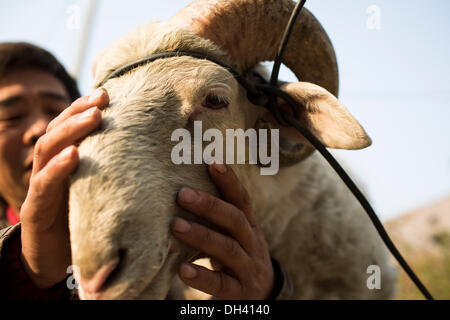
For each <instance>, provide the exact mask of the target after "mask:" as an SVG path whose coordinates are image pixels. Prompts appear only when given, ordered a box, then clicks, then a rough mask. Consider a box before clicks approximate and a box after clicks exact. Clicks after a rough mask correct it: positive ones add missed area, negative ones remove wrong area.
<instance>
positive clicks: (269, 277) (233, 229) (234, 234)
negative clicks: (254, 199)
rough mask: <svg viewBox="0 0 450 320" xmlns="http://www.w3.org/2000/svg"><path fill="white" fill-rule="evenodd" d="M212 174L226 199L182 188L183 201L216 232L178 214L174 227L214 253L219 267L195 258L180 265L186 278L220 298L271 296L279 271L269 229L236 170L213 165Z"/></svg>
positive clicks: (182, 237) (191, 242)
mask: <svg viewBox="0 0 450 320" xmlns="http://www.w3.org/2000/svg"><path fill="white" fill-rule="evenodd" d="M209 173H210V175H211V178H212V180H213V181H214V183H215V184H216V186H217V187H218V188H219V190H220V192H221V194H222V196H223V198H224V200H225V201H223V200H220V199H218V198H216V197H213V196H212V195H210V194H208V193H206V192H203V191H200V190H192V189H189V188H183V189H181V190H180V192H179V193H178V203H179V205H180V206H182V207H183V208H185V209H186V210H189V211H190V212H192V213H194V214H197V215H199V216H201V217H203V218H205V219H206V220H208V221H210V222H212V223H214V224H215V225H216V226H218V227H219V228H220V230H221V231H222V232H220V233H219V232H216V231H213V230H211V229H209V228H206V227H204V226H201V225H199V224H197V223H193V222H188V221H186V220H184V219H181V218H176V219H175V221H174V223H173V226H172V229H173V233H174V235H175V236H176V237H177V238H178V239H180V240H181V241H183V242H185V243H187V244H189V245H191V246H192V247H194V248H196V249H198V250H200V251H202V252H203V253H205V254H206V255H208V256H210V257H212V261H213V266H214V268H215V271H211V270H208V269H206V268H204V267H200V266H197V265H194V264H190V263H189V264H188V263H184V264H182V265H181V266H180V269H179V275H180V278H181V280H183V282H184V283H185V284H187V285H188V286H191V287H193V288H195V289H198V290H201V291H203V292H206V293H208V294H211V295H213V296H215V297H216V298H218V299H255V300H260V299H267V298H270V297H271V295H272V291H273V288H274V271H273V266H272V262H271V259H270V254H269V249H268V246H267V243H266V241H265V239H264V235H263V233H262V231H261V229H260V228H259V226H258V225H257V223H256V221H255V218H254V216H253V213H252V210H251V207H250V201H249V197H248V193H247V191H246V190H245V188H244V187H243V186H242V184H241V183H240V182H239V180H238V179H237V177H236V175H235V174H234V172H233V170H232V169H231V168H230V167H227V166H225V165H219V164H213V165H211V166H209Z"/></svg>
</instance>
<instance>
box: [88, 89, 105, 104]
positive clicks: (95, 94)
mask: <svg viewBox="0 0 450 320" xmlns="http://www.w3.org/2000/svg"><path fill="white" fill-rule="evenodd" d="M102 94H103V89H102V88H98V89H96V90H95V91H94V92H92V93H91V95H90V96H89V101H90V102H92V101H94V100H95V99H97V98H100V97H101V96H102Z"/></svg>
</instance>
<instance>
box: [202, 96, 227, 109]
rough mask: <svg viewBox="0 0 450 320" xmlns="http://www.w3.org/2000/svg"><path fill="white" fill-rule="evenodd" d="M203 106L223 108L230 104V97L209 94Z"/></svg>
mask: <svg viewBox="0 0 450 320" xmlns="http://www.w3.org/2000/svg"><path fill="white" fill-rule="evenodd" d="M202 105H203V107H205V108H210V109H221V108H226V107H228V105H229V102H228V99H227V98H226V97H223V96H219V95H217V94H212V93H210V94H208V96H207V97H206V98H205V100H204V101H203V104H202Z"/></svg>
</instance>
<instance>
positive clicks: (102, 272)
mask: <svg viewBox="0 0 450 320" xmlns="http://www.w3.org/2000/svg"><path fill="white" fill-rule="evenodd" d="M119 262H120V258H119V257H117V258H115V259H113V260H111V261H110V262H108V263H107V264H105V265H103V266H102V267H101V268H100V269H98V271H97V272H96V273H95V274H94V276H93V277H92V278H91V279H89V280H85V279H82V278H80V277H79V275H78V276H77V278H78V282H79V284H80V285H81V288H82V289H83V292H84V294H83V296H82V297H81V298H83V299H87V300H98V299H102V296H101V293H102V290H103V289H104V284H105V283H106V280H107V279H108V277H109V276H110V275H111V274H112V272H113V271H114V270H115V269H116V268H117V266H118V265H119Z"/></svg>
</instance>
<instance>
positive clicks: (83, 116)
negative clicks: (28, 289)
mask: <svg viewBox="0 0 450 320" xmlns="http://www.w3.org/2000/svg"><path fill="white" fill-rule="evenodd" d="M108 104H109V97H108V93H107V92H106V90H104V89H97V90H96V91H95V92H94V93H93V94H92V95H91V96H90V97H82V98H79V99H77V100H76V101H75V102H73V103H72V105H71V106H70V107H68V108H67V109H65V110H64V111H63V112H62V113H61V114H60V115H59V116H58V117H56V118H55V119H53V121H52V122H50V123H49V125H48V127H47V131H46V133H45V134H44V135H43V136H42V137H40V138H39V140H38V141H37V143H36V145H35V147H34V158H33V171H32V174H31V178H30V187H29V188H28V194H27V197H26V199H25V202H24V203H23V205H22V207H21V210H20V220H21V224H22V233H21V235H22V262H23V264H24V266H25V269H26V270H27V272H28V274H29V276H30V277H31V279H32V280H33V282H34V283H35V284H36V285H37V286H38V287H39V288H41V289H47V288H50V287H52V286H53V285H55V284H57V283H58V282H60V281H62V280H64V278H65V277H66V276H67V274H66V269H67V267H68V266H69V265H70V264H71V254H70V243H69V229H68V219H67V218H68V216H67V214H68V206H67V201H68V185H67V182H68V177H69V175H70V174H71V173H72V172H73V171H74V170H75V168H76V166H77V164H78V160H79V159H78V150H77V148H76V146H75V144H76V143H77V142H78V141H80V140H81V139H83V138H84V137H86V136H87V135H88V134H89V133H91V132H92V131H93V130H94V129H96V128H97V127H98V125H99V124H100V121H101V111H100V110H101V109H104V108H105V107H106V106H108Z"/></svg>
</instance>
